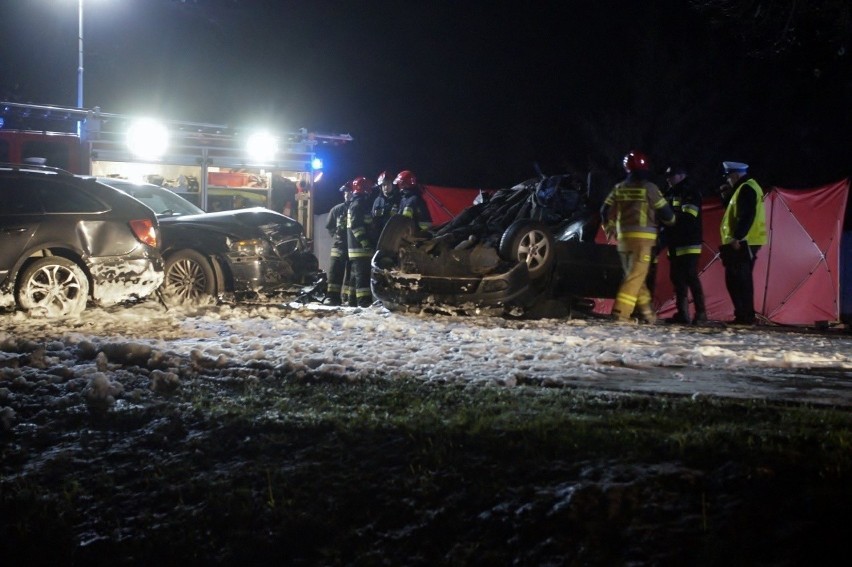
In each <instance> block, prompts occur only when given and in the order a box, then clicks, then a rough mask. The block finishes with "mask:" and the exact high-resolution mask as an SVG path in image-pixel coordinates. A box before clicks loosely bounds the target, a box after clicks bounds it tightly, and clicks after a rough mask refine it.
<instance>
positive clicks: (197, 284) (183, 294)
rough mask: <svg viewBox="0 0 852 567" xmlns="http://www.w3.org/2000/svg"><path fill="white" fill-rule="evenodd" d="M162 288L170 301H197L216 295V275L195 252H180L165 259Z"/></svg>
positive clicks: (208, 264) (206, 262)
mask: <svg viewBox="0 0 852 567" xmlns="http://www.w3.org/2000/svg"><path fill="white" fill-rule="evenodd" d="M163 286H164V288H165V289H164V291H165V295H166V298H168V299H169V300H171V301H176V302H194V301H199V300H202V299H207V298H209V297H211V296H213V295H214V294H215V293H216V275H215V274H214V273H213V267H212V266H211V265H210V262H208V261H207V258H205V257H204V256H202V255H201V254H199V253H198V252H196V251H195V250H181V251H179V252H176V253H174V254H172V255H171V256H169V257H168V258H167V259H166V267H165V280H164V281H163Z"/></svg>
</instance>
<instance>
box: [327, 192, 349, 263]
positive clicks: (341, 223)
mask: <svg viewBox="0 0 852 567" xmlns="http://www.w3.org/2000/svg"><path fill="white" fill-rule="evenodd" d="M348 208H349V203H346V202H343V203H338V204H337V205H334V206H333V207H332V208H331V210H330V211H329V212H328V220H327V221H326V223H325V228H326V229H328V234H329V235H330V236H331V257H332V258H334V257H335V256H341V255H344V256H345V255H346V249H347V248H348V243H347V238H346V233H347V227H346V212H347V209H348Z"/></svg>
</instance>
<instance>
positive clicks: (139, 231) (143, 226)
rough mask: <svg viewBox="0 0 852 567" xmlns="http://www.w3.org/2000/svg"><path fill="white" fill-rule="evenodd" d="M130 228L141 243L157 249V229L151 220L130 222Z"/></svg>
mask: <svg viewBox="0 0 852 567" xmlns="http://www.w3.org/2000/svg"><path fill="white" fill-rule="evenodd" d="M130 228H131V229H132V230H133V234H135V235H136V238H138V239H139V241H140V242H142V243H144V244H147V245H148V246H151V247H153V248H156V247H157V229H156V228H154V222H153V221H152V220H151V219H139V220H132V221H130Z"/></svg>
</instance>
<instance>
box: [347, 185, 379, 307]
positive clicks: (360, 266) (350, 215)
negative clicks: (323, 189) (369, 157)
mask: <svg viewBox="0 0 852 567" xmlns="http://www.w3.org/2000/svg"><path fill="white" fill-rule="evenodd" d="M372 188H373V184H372V183H371V182H370V181H369V180H368V179H367V178H366V177H356V178H355V179H353V180H352V201H351V202H350V203H349V209H348V210H347V211H346V227H347V232H346V234H347V252H348V253H349V287H350V290H351V291H352V292H354V294H350V296H349V304H350V305H357V306H359V307H369V306H370V305H372V303H373V295H372V292H371V291H370V258H372V256H373V251H374V248H375V243H374V242H373V217H372V216H371V214H370V205H369V203H368V197H369V195H370V191H371V189H372Z"/></svg>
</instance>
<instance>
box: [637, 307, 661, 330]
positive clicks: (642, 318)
mask: <svg viewBox="0 0 852 567" xmlns="http://www.w3.org/2000/svg"><path fill="white" fill-rule="evenodd" d="M639 322H640V323H644V324H645V325H653V324H654V323H656V322H657V314H656V313H654V310H653V309H651V307H650V306H649V305H643V306H642V307H640V308H639Z"/></svg>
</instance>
